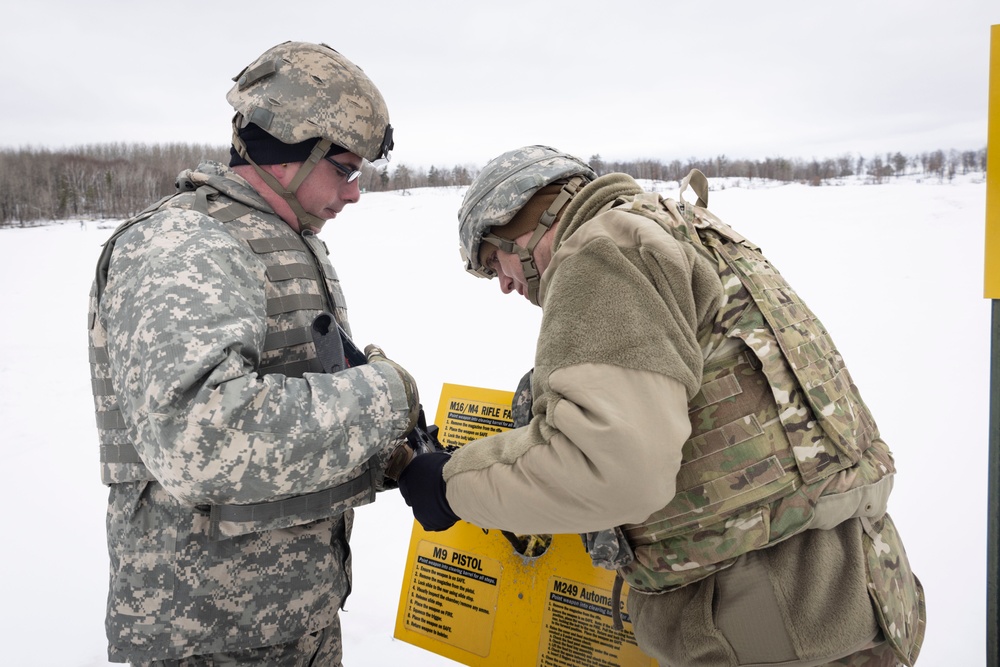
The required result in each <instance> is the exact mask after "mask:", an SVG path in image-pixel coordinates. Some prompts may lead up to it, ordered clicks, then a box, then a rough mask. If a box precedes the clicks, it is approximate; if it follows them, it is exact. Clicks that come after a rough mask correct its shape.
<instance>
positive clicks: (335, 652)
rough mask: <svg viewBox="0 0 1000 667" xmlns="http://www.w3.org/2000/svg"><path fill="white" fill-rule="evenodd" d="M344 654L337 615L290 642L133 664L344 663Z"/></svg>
mask: <svg viewBox="0 0 1000 667" xmlns="http://www.w3.org/2000/svg"><path fill="white" fill-rule="evenodd" d="M343 655H344V647H343V643H342V641H341V637H340V619H339V618H338V619H336V620H335V621H334V624H333V625H331V626H330V627H328V628H325V629H323V630H320V631H319V632H314V633H312V634H310V635H305V636H304V637H302V638H300V639H298V640H296V641H293V642H288V643H287V644H276V645H274V646H263V647H261V648H252V649H246V650H242V651H231V652H227V653H213V654H212V655H193V656H189V657H187V658H180V659H178V660H152V661H149V662H132V663H130V664H131V665H132V666H133V667H341V659H342V658H343Z"/></svg>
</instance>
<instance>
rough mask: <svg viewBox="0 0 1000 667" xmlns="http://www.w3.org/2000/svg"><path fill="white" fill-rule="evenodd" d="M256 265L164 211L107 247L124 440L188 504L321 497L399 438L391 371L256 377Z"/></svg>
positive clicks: (261, 295)
mask: <svg viewBox="0 0 1000 667" xmlns="http://www.w3.org/2000/svg"><path fill="white" fill-rule="evenodd" d="M264 281H265V277H264V266H263V264H262V263H261V262H260V260H259V259H258V258H257V257H256V256H255V255H253V254H252V253H251V252H250V251H249V250H247V249H246V248H244V247H243V246H242V245H241V244H240V243H239V242H238V241H236V240H235V239H234V238H233V237H232V236H231V235H230V234H228V233H227V232H226V231H225V230H224V229H223V228H222V226H221V224H220V223H218V222H216V221H214V220H212V219H211V218H207V217H205V216H202V215H201V214H198V213H196V212H193V211H182V210H176V209H171V210H168V211H165V212H163V213H161V214H158V215H156V216H154V217H153V218H151V219H150V220H149V221H147V222H146V223H144V224H142V225H137V226H136V227H135V228H133V229H132V230H130V231H129V232H128V233H126V234H125V235H123V236H122V237H121V238H120V239H119V240H118V242H117V243H116V246H115V251H114V254H113V256H112V260H111V269H110V271H109V280H108V283H107V287H106V289H105V292H104V295H103V299H102V302H101V311H100V316H101V318H102V321H103V323H104V326H105V328H106V330H107V332H108V353H109V356H110V359H111V366H112V376H113V382H114V385H115V388H116V390H117V392H118V395H119V398H120V401H121V408H122V413H123V415H124V417H125V421H126V425H127V427H128V429H129V433H130V436H131V437H132V439H133V442H134V444H135V446H136V449H137V451H138V452H139V454H140V456H141V457H142V459H143V461H144V463H145V464H146V467H147V468H148V469H149V471H150V472H151V473H152V474H153V475H154V476H155V477H156V478H157V480H158V481H159V482H160V483H161V484H162V485H163V486H164V488H166V489H167V490H168V491H169V492H170V493H171V494H172V495H174V496H175V497H177V498H178V499H180V500H181V501H183V502H187V503H190V504H201V503H207V504H230V503H235V504H244V503H256V502H264V501H268V500H274V499H278V498H282V497H286V496H289V495H298V494H303V493H310V492H313V491H318V490H321V489H324V488H327V487H329V486H332V485H333V484H336V483H338V482H339V481H342V480H343V479H345V478H346V477H347V476H348V475H349V474H350V472H351V471H352V470H354V469H356V468H357V467H358V466H359V465H360V464H361V463H363V462H364V461H366V460H367V459H369V458H370V457H371V456H372V455H373V454H375V453H376V452H377V451H378V450H379V449H381V448H383V447H385V446H386V445H388V444H389V443H390V442H391V441H392V440H394V439H396V438H398V437H400V436H402V435H403V434H402V430H403V428H404V427H405V425H406V423H407V413H408V406H407V402H406V394H405V390H404V388H403V385H402V383H401V381H400V380H399V378H398V377H397V376H396V375H395V373H393V372H392V371H391V370H388V369H381V368H379V366H378V365H367V366H362V367H358V368H352V369H348V370H346V371H344V372H341V373H337V374H336V375H326V374H306V376H305V377H303V378H291V377H286V376H282V375H265V376H263V377H258V376H257V375H256V373H255V372H254V368H255V362H256V361H257V360H258V359H259V357H260V354H261V349H262V347H263V344H264V338H265V334H266V325H267V323H266V316H265V313H266V304H265V292H264Z"/></svg>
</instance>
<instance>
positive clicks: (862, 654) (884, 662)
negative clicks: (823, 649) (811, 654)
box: [823, 642, 903, 667]
mask: <svg viewBox="0 0 1000 667" xmlns="http://www.w3.org/2000/svg"><path fill="white" fill-rule="evenodd" d="M902 664H903V663H901V662H899V658H897V657H896V654H895V653H893V651H892V647H891V646H889V642H882V643H881V644H879V645H878V646H876V647H875V648H870V649H868V650H867V651H858V652H857V653H854V654H852V655H849V656H847V657H846V658H841V659H840V660H837V661H835V662H830V663H827V664H826V665H824V666H823V667H897V666H898V665H902Z"/></svg>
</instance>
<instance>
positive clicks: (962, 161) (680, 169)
mask: <svg viewBox="0 0 1000 667" xmlns="http://www.w3.org/2000/svg"><path fill="white" fill-rule="evenodd" d="M204 160H215V161H218V162H222V163H227V162H228V160H229V147H228V146H209V145H200V144H179V143H178V144H165V145H163V144H124V143H112V144H93V145H86V146H80V147H75V148H71V149H62V150H50V149H47V148H31V147H28V148H20V149H0V226H12V225H22V226H23V225H27V224H37V223H38V222H40V221H48V220H64V219H68V218H73V219H79V218H88V219H95V218H96V219H103V218H109V219H125V218H128V217H129V216H131V215H133V214H135V213H137V212H138V211H141V210H142V209H144V208H145V207H146V206H148V205H149V204H150V203H152V202H154V201H156V200H158V199H160V198H161V197H163V196H164V195H167V194H170V193H172V192H173V191H174V180H175V178H176V177H177V174H179V173H180V172H181V171H182V170H183V169H187V168H193V167H194V166H196V165H197V164H198V163H199V162H202V161H204ZM589 163H590V166H591V167H593V169H594V170H595V171H596V172H597V173H598V174H605V173H610V172H623V173H626V174H629V175H631V176H632V177H634V178H642V179H650V180H657V181H677V180H680V179H681V178H683V177H684V176H685V175H686V174H687V173H688V172H689V171H690V170H691V169H693V168H697V169H700V170H701V171H702V172H704V173H705V174H706V175H707V176H709V177H736V178H745V179H747V180H750V181H752V180H753V179H771V180H776V181H783V182H803V183H809V184H811V185H822V184H824V183H827V182H830V181H832V180H834V179H838V178H845V177H850V176H862V177H864V178H866V179H867V180H868V181H869V182H872V183H882V182H884V181H886V180H887V179H891V178H893V177H897V176H901V175H904V174H922V175H926V176H927V177H934V178H938V179H940V180H945V179H951V178H953V177H954V176H955V175H957V174H967V173H975V172H985V171H986V149H985V148H983V149H980V150H977V151H962V152H960V151H956V150H950V151H943V150H937V151H931V152H927V153H921V154H919V155H909V156H908V155H903V154H902V153H898V152H897V153H887V154H885V155H881V154H880V155H875V156H871V157H863V156H860V155H850V154H845V155H842V156H840V157H838V158H829V159H823V160H817V159H812V160H803V159H795V158H781V157H776V158H767V159H764V160H745V159H729V158H727V157H726V156H724V155H721V156H717V157H715V158H711V159H707V160H706V159H695V158H689V159H688V160H685V161H681V160H672V161H670V162H663V161H660V160H632V161H627V162H625V161H605V160H603V159H601V156H600V155H593V156H591V158H590V160H589ZM477 173H478V168H477V167H474V166H469V165H462V166H455V167H451V168H447V167H437V166H432V167H430V168H429V169H424V168H412V167H410V166H408V165H406V164H399V165H397V166H395V167H393V168H392V171H390V170H389V169H388V168H383V169H381V170H374V169H371V170H366V171H365V173H364V174H363V175H362V178H361V183H360V185H361V188H362V190H364V191H373V192H378V191H388V190H398V191H403V192H405V191H407V190H409V189H411V188H419V187H442V186H463V185H468V184H469V183H471V182H472V179H473V178H475V176H476V174H477Z"/></svg>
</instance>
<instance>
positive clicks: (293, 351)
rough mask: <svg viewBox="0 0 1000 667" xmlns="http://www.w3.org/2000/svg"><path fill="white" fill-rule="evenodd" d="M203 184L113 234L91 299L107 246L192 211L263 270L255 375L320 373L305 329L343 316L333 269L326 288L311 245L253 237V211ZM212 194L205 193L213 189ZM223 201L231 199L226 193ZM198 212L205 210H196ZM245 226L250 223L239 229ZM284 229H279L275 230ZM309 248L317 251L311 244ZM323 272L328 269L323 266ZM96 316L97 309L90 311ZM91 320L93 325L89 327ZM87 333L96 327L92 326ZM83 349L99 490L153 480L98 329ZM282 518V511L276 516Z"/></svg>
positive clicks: (283, 237) (187, 185)
mask: <svg viewBox="0 0 1000 667" xmlns="http://www.w3.org/2000/svg"><path fill="white" fill-rule="evenodd" d="M209 182H210V184H209V185H200V184H199V183H194V182H190V180H183V179H182V180H181V181H179V182H178V185H179V189H180V190H181V192H180V193H178V194H176V195H173V196H172V197H169V198H164V199H163V200H161V201H159V202H157V204H155V205H154V206H151V207H149V208H148V209H147V210H145V211H143V212H142V214H141V215H139V216H137V217H136V218H133V219H131V220H129V221H126V222H125V223H123V224H122V225H121V226H120V227H119V229H118V230H116V231H115V233H114V234H113V235H112V237H111V238H110V239H109V241H108V243H107V244H106V246H105V248H104V252H103V254H102V258H101V261H100V262H99V266H98V281H97V285H98V290H99V291H98V293H97V297H96V298H97V299H98V301H99V299H100V289H101V288H102V287H103V286H104V280H102V279H103V278H106V272H107V268H108V264H110V259H111V253H112V250H113V247H114V241H115V240H116V239H117V238H118V237H119V236H121V234H123V233H124V232H125V231H126V230H127V229H129V228H131V227H132V226H133V225H136V224H139V223H141V222H142V221H143V220H146V219H147V218H149V217H150V216H152V215H153V214H155V213H156V212H157V211H158V210H161V209H164V208H168V207H177V208H182V209H189V208H194V209H196V210H200V212H202V213H204V214H206V215H208V216H210V217H212V218H214V219H217V220H219V221H221V222H224V223H226V224H225V228H226V230H227V231H229V232H230V233H232V235H233V236H234V237H235V238H237V239H239V240H241V241H242V242H243V243H244V244H245V245H246V246H247V247H248V248H249V249H250V250H251V251H252V252H253V253H254V254H255V255H257V256H258V257H259V258H260V260H261V262H263V264H264V266H265V272H266V277H267V280H266V282H265V290H266V297H267V301H266V309H267V312H266V315H267V334H266V336H265V339H264V345H263V348H262V349H261V359H260V362H259V364H258V368H257V372H258V373H259V374H260V375H264V374H281V375H285V376H288V377H302V376H303V375H304V374H305V373H321V372H323V369H322V366H321V364H320V362H319V360H318V359H316V353H315V347H314V345H313V341H312V331H311V328H310V325H311V323H312V320H313V319H314V318H315V316H316V315H317V314H318V313H320V312H333V313H336V314H337V315H338V316H340V315H342V314H343V313H344V312H346V309H345V307H344V303H343V298H342V296H340V292H339V286H338V285H336V284H335V281H336V274H335V273H334V272H333V267H332V266H327V269H326V271H329V273H330V274H331V275H330V280H331V281H334V283H330V284H328V282H327V278H326V276H325V272H324V269H323V268H321V263H322V262H323V260H322V259H321V258H320V257H319V256H318V255H317V252H316V251H314V250H313V248H312V247H311V245H310V244H309V243H308V242H307V241H306V240H304V239H303V238H302V237H301V236H299V235H297V234H294V233H293V232H291V230H290V229H289V230H288V233H287V234H286V233H284V232H285V229H284V228H283V227H280V228H278V230H279V231H280V232H281V234H280V235H277V236H273V237H271V236H265V237H261V236H260V231H259V230H260V226H259V225H255V224H254V218H253V217H252V216H253V215H259V213H257V211H256V209H254V208H252V207H251V206H249V205H247V204H246V203H241V202H239V201H234V200H232V199H229V198H228V197H226V196H220V195H219V191H220V189H227V188H228V186H227V184H226V183H225V182H224V181H221V180H215V179H214V177H213V178H210V179H209ZM213 185H214V186H215V187H212V186H213ZM226 194H227V195H230V194H232V193H229V192H227V193H226ZM202 207H204V208H202ZM244 220H246V221H249V222H245V221H244ZM282 224H284V223H282ZM314 242H315V243H317V244H320V243H321V242H319V241H318V240H314ZM326 264H327V265H328V262H327V263H326ZM95 312H96V309H95ZM94 319H96V318H94V317H93V316H92V320H94ZM92 326H94V327H98V328H100V327H99V326H98V323H97V322H92ZM96 333H98V334H99V335H98V336H96V337H95V340H94V343H93V344H92V346H91V348H90V362H91V368H92V372H91V377H92V386H93V394H94V399H95V406H96V421H97V426H98V431H99V438H100V456H101V464H102V465H101V468H102V473H101V474H102V479H103V480H104V482H105V483H106V484H111V483H115V482H126V481H133V480H141V479H145V480H152V479H153V477H152V475H151V474H150V473H149V471H148V470H146V468H145V466H144V465H143V464H142V459H141V457H140V456H139V454H138V453H137V451H136V450H135V447H134V446H133V444H132V443H131V441H130V439H129V437H128V432H127V429H126V424H125V420H124V417H123V416H122V413H121V410H120V408H119V405H118V400H117V396H116V395H115V392H114V388H113V386H112V383H111V379H110V369H109V363H110V362H109V359H108V354H107V349H106V341H105V340H104V339H103V336H104V335H105V334H104V332H103V330H100V331H97V332H96ZM282 511H285V510H282Z"/></svg>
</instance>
